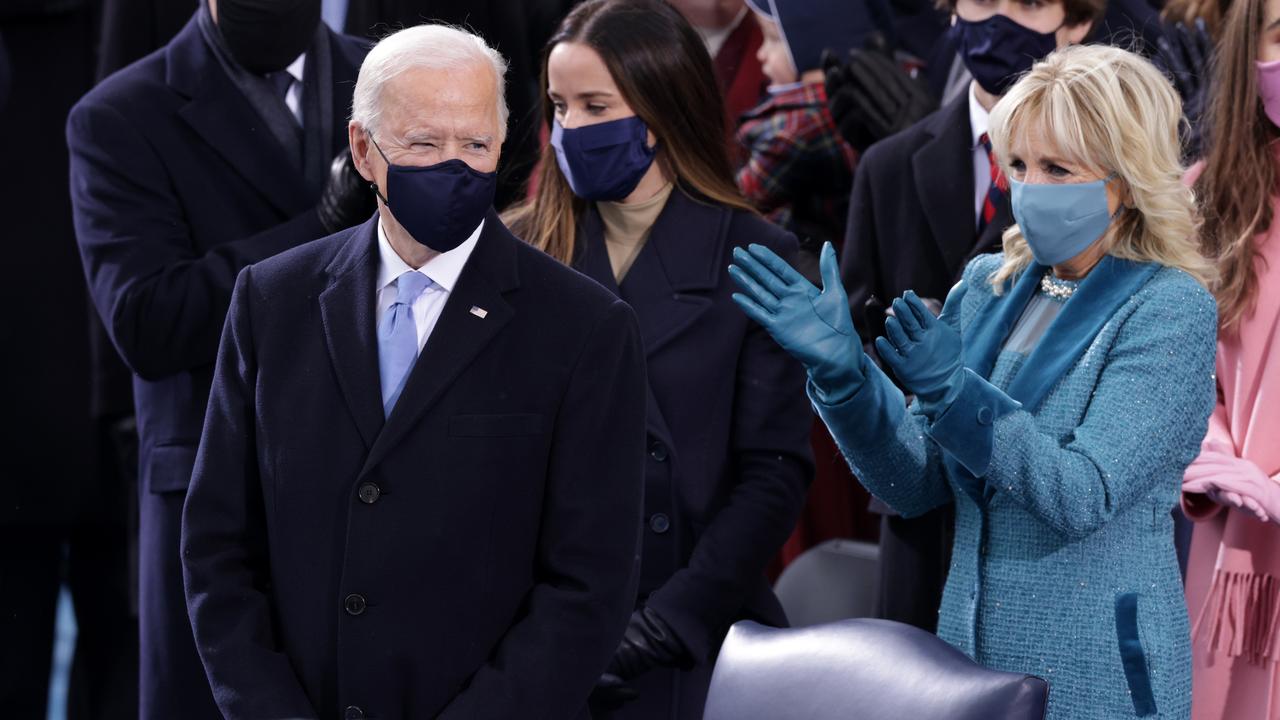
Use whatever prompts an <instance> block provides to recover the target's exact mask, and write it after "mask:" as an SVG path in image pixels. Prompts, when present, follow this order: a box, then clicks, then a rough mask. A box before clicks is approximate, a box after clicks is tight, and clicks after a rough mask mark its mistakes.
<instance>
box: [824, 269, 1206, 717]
mask: <svg viewBox="0 0 1280 720" xmlns="http://www.w3.org/2000/svg"><path fill="white" fill-rule="evenodd" d="M1002 259H1003V256H1002V255H984V256H981V257H978V258H976V259H975V260H973V261H972V262H971V263H970V264H969V266H968V267H967V268H966V269H965V273H964V277H963V280H962V281H961V282H960V283H959V284H958V285H957V286H956V287H955V289H953V290H952V291H951V293H950V295H949V296H948V298H947V305H948V306H949V309H950V310H951V313H949V314H950V315H954V316H956V317H958V320H956V322H958V323H959V330H960V333H961V336H962V337H963V339H964V344H965V349H964V364H965V367H966V370H965V379H964V383H963V385H962V389H961V391H960V393H959V396H958V397H957V399H956V400H955V402H954V403H952V404H951V405H950V406H949V408H948V409H947V410H946V411H945V412H944V413H943V414H942V415H941V416H939V417H937V419H936V420H935V421H932V422H931V421H930V420H929V419H928V418H926V417H925V416H924V415H922V414H920V413H919V412H917V409H916V408H915V407H913V408H911V409H910V410H907V409H905V402H904V400H903V396H902V394H901V392H900V391H898V390H897V389H896V388H895V387H894V386H893V384H892V383H891V382H889V380H888V379H887V378H886V377H885V376H884V374H883V373H882V372H880V371H879V370H878V369H877V368H875V367H874V366H873V365H872V364H871V363H869V362H868V363H865V365H866V372H867V376H868V381H867V382H866V383H864V384H863V386H862V387H861V388H860V389H859V390H858V392H857V393H856V394H855V395H854V396H853V397H851V398H849V399H848V400H846V401H843V402H840V403H838V404H835V405H830V404H826V403H825V402H823V400H822V392H821V390H820V389H818V388H815V387H813V386H812V385H810V388H809V394H810V398H811V399H812V400H813V402H814V406H815V408H816V409H817V410H818V412H819V414H820V415H821V416H822V418H823V420H824V421H825V422H826V424H827V426H828V427H829V428H830V429H831V431H832V434H833V436H834V437H835V439H836V441H837V443H838V444H839V446H840V448H841V450H842V452H843V453H844V455H845V457H846V458H847V459H848V461H849V464H850V465H851V466H852V468H853V470H854V472H855V473H856V475H857V476H858V478H859V479H861V481H862V482H863V483H864V484H865V485H866V486H867V488H868V489H869V490H870V491H871V492H872V493H874V494H875V495H876V496H877V497H879V498H880V499H882V500H884V501H885V502H887V503H888V504H889V505H891V506H892V507H893V508H894V509H896V510H897V511H898V512H900V513H902V514H903V515H904V516H907V517H911V516H915V515H920V514H921V513H924V512H926V511H928V510H930V509H931V508H934V507H937V506H939V505H942V504H945V503H948V502H955V505H956V516H955V517H956V519H955V524H956V528H955V546H954V551H953V554H952V558H951V570H950V575H949V577H948V578H947V585H946V589H945V591H944V593H943V598H942V606H941V609H940V611H939V618H938V635H940V636H941V637H942V638H943V639H945V640H947V641H948V642H950V643H951V644H952V645H954V646H956V647H957V648H959V649H960V650H962V651H964V652H965V653H967V654H968V655H970V656H971V657H973V658H974V659H975V660H977V661H978V662H980V663H982V664H984V665H987V666H989V667H992V668H997V669H1000V670H1008V671H1015V672H1023V673H1030V674H1034V675H1038V676H1040V677H1043V678H1045V679H1046V680H1048V681H1049V684H1050V693H1049V717H1050V718H1055V719H1063V720H1065V719H1067V718H1070V719H1071V720H1085V719H1088V718H1099V719H1102V718H1106V719H1107V720H1112V719H1114V718H1124V717H1159V718H1187V717H1190V714H1191V650H1190V631H1189V628H1188V620H1187V608H1186V605H1185V602H1184V600H1183V594H1182V583H1181V580H1180V578H1179V574H1178V565H1177V560H1176V557H1175V554H1174V546H1173V525H1172V520H1171V517H1170V511H1171V510H1172V509H1173V507H1174V505H1175V504H1176V503H1177V502H1178V493H1179V489H1180V487H1181V484H1182V472H1183V469H1184V468H1185V467H1186V466H1187V465H1188V464H1189V463H1190V462H1191V460H1192V458H1194V457H1195V455H1196V453H1197V451H1198V449H1199V447H1200V441H1201V438H1203V437H1204V433H1205V429H1206V427H1207V423H1208V418H1209V414H1210V412H1211V411H1212V410H1213V404H1214V393H1215V389H1214V388H1215V385H1214V377H1213V372H1214V352H1215V344H1216V332H1217V308H1216V304H1215V303H1214V300H1213V297H1212V296H1211V295H1210V294H1209V293H1208V291H1206V290H1205V289H1204V288H1203V287H1202V286H1201V285H1200V284H1199V283H1197V282H1196V281H1195V280H1194V279H1193V278H1191V277H1190V276H1189V275H1187V274H1186V273H1184V272H1182V271H1180V270H1175V269H1171V268H1166V267H1161V266H1158V265H1154V264H1150V263H1134V262H1129V261H1124V260H1119V259H1116V258H1114V257H1110V256H1108V257H1106V258H1104V259H1103V261H1102V262H1101V263H1099V265H1098V266H1097V267H1095V269H1094V270H1093V271H1092V272H1091V273H1090V274H1089V275H1088V276H1087V277H1086V278H1085V279H1084V281H1082V282H1081V284H1080V286H1079V288H1078V289H1077V290H1076V292H1075V295H1074V296H1072V298H1071V299H1070V300H1069V301H1068V302H1067V304H1066V305H1065V306H1064V307H1063V309H1062V312H1061V313H1060V314H1059V315H1058V317H1057V318H1056V319H1055V320H1054V322H1053V324H1051V325H1050V327H1049V328H1048V330H1047V331H1046V332H1045V335H1044V336H1043V337H1042V338H1041V340H1040V343H1039V344H1038V345H1037V346H1036V348H1035V350H1033V351H1032V352H1031V354H1030V356H1023V355H1021V354H1018V353H1014V352H1010V351H1003V350H1002V346H1003V345H1004V342H1005V340H1006V339H1007V337H1008V335H1009V332H1010V331H1011V330H1012V328H1013V326H1014V323H1015V322H1016V321H1017V320H1018V317H1019V316H1020V314H1021V313H1022V310H1023V309H1024V308H1025V306H1026V304H1027V301H1028V300H1029V299H1030V298H1031V296H1032V295H1033V294H1034V292H1035V291H1036V287H1037V286H1038V284H1039V280H1040V277H1041V276H1042V275H1043V273H1044V272H1045V271H1046V268H1044V267H1042V266H1038V265H1033V266H1032V267H1031V268H1029V269H1028V270H1026V271H1025V272H1023V273H1022V274H1021V275H1020V276H1019V277H1018V278H1017V279H1016V281H1013V282H1010V283H1006V287H1005V291H1004V292H1003V293H1002V294H1001V295H996V294H995V293H994V292H993V290H992V287H991V285H990V283H989V282H988V278H989V277H990V276H991V274H992V273H993V272H994V271H995V270H996V269H997V268H998V267H999V266H1000V264H1001V262H1002ZM957 305H958V309H959V312H958V313H957V312H955V310H956V308H957Z"/></svg>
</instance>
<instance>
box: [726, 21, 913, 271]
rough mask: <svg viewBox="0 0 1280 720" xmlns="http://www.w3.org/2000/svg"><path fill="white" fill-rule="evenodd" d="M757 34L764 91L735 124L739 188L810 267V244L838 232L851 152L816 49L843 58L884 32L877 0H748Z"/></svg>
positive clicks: (836, 237)
mask: <svg viewBox="0 0 1280 720" xmlns="http://www.w3.org/2000/svg"><path fill="white" fill-rule="evenodd" d="M747 4H748V6H749V7H750V8H751V10H752V14H753V15H754V16H755V22H757V23H759V25H760V30H761V34H762V35H763V37H764V40H763V42H762V43H761V45H760V49H759V51H758V52H757V53H756V58H757V59H758V60H759V61H760V64H761V65H762V66H763V68H764V73H765V75H766V76H767V77H768V78H769V83H770V85H769V96H768V98H766V99H765V101H764V102H763V103H761V104H760V105H759V106H757V107H755V108H753V109H752V110H750V111H749V112H747V113H746V114H745V115H744V116H743V117H742V120H741V125H740V126H739V128H738V141H739V142H740V143H741V144H742V145H743V146H744V147H745V148H746V150H747V153H748V158H747V162H746V164H745V165H743V166H742V168H741V169H740V170H739V171H738V176H737V180H738V187H740V188H741V189H742V193H743V194H744V195H746V197H747V199H748V200H750V201H751V203H752V204H753V205H755V207H756V208H757V209H758V210H759V211H760V212H762V213H764V214H766V215H767V216H768V217H769V219H770V220H772V221H773V222H774V223H776V224H777V225H780V226H781V227H783V228H785V229H787V230H790V231H791V232H793V233H795V235H796V237H797V238H799V239H800V247H801V258H800V260H801V262H802V263H803V265H805V266H810V265H811V266H812V267H811V268H808V267H806V268H805V269H804V271H805V272H806V273H808V271H809V270H810V269H812V270H813V271H814V272H815V273H816V268H817V255H818V249H819V248H820V247H822V243H823V242H826V241H830V242H832V243H835V244H837V245H839V244H840V242H841V240H842V238H843V237H844V225H845V219H846V215H847V213H848V202H849V194H848V193H849V188H850V187H851V186H852V183H853V167H854V163H855V161H856V158H857V153H855V152H854V149H853V147H852V146H850V145H849V144H848V143H847V142H845V140H844V139H843V138H842V137H841V136H840V133H839V131H838V130H837V129H836V126H835V122H834V121H833V120H832V118H831V112H830V110H828V108H827V95H826V90H825V88H824V87H823V71H822V61H821V58H822V52H823V50H824V49H825V50H830V51H831V52H833V53H836V54H838V55H840V56H843V55H844V54H846V53H847V52H848V50H849V49H851V48H856V47H861V46H862V45H863V44H865V43H866V42H867V40H868V39H869V38H870V36H871V35H872V34H873V33H880V34H881V35H883V34H885V31H886V29H887V28H888V27H889V13H888V9H887V7H885V6H884V4H883V0H868V2H857V3H838V4H834V5H833V4H832V3H829V2H824V1H823V0H748V3H747Z"/></svg>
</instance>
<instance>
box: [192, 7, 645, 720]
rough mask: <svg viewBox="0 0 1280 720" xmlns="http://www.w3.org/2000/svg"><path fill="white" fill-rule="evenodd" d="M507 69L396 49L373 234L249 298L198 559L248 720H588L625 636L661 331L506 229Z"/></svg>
mask: <svg viewBox="0 0 1280 720" xmlns="http://www.w3.org/2000/svg"><path fill="white" fill-rule="evenodd" d="M504 66H505V63H504V62H503V61H502V60H501V58H500V56H497V54H496V53H494V52H493V51H492V50H490V49H489V48H488V47H487V46H485V45H484V43H483V41H482V40H480V39H479V38H477V37H475V36H474V35H471V34H469V33H467V32H465V31H461V30H457V29H453V28H449V27H445V26H439V25H426V26H418V27H413V28H409V29H407V30H402V31H400V32H398V33H395V34H393V35H390V36H388V37H387V38H385V39H384V40H382V41H381V42H380V43H379V44H378V46H376V47H375V48H374V49H373V50H372V51H371V52H370V54H369V56H368V58H367V59H366V61H365V64H364V66H363V67H362V68H361V71H360V78H359V80H358V81H357V84H356V89H355V103H354V107H353V111H352V118H353V119H352V121H351V124H350V143H351V153H352V155H353V156H354V157H355V160H356V165H357V167H358V168H359V169H360V172H361V174H362V175H363V176H364V177H365V178H366V179H367V180H369V181H370V182H371V183H373V186H374V187H375V189H376V191H377V193H378V196H379V198H380V201H379V211H378V215H377V216H375V217H374V218H373V219H371V220H370V221H368V222H366V223H365V224H364V225H362V226H360V227H357V228H354V229H351V230H347V231H343V232H340V233H337V234H335V235H333V236H330V237H327V238H324V239H322V240H319V241H317V242H314V243H311V244H309V245H306V246H303V247H300V248H297V249H295V250H291V251H289V252H287V253H284V254H282V255H280V256H278V257H275V258H272V259H270V260H266V261H263V262H261V263H257V264H255V265H253V266H251V267H249V268H247V269H245V270H244V271H243V272H242V273H241V274H240V277H239V279H238V280H237V283H236V290H235V294H234V296H233V298H232V301H231V309H230V312H229V315H228V319H227V326H226V329H225V331H224V334H223V338H222V344H221V347H220V349H219V355H218V363H217V369H216V372H215V377H214V384H213V391H212V394H211V397H210V401H209V414H208V416H207V418H206V421H205V426H204V435H203V437H202V438H201V443H200V452H199V458H198V460H197V463H196V470H195V475H194V477H193V479H192V482H191V490H190V493H189V495H188V497H187V504H186V510H185V512H184V514H183V540H182V559H183V568H184V570H185V574H186V587H187V598H188V604H189V607H190V611H191V618H192V624H193V627H194V630H195V635H196V640H197V645H198V647H199V649H200V656H201V659H202V660H203V661H204V666H205V669H206V670H207V672H208V674H209V678H210V681H211V682H212V685H213V689H214V695H215V696H216V698H217V701H218V705H219V707H220V709H221V710H222V712H223V713H224V714H225V716H226V717H227V718H233V719H234V718H264V717H271V718H285V717H287V718H314V717H321V718H345V719H347V720H357V719H359V718H365V717H378V718H388V719H390V718H434V717H442V718H466V719H471V718H515V717H519V718H553V719H555V720H560V719H562V718H572V717H575V715H581V714H582V713H583V712H584V711H585V703H586V699H587V695H588V693H589V692H590V690H591V688H592V685H593V683H594V681H595V679H596V677H597V676H598V675H599V673H600V672H601V671H602V670H603V668H604V667H605V664H606V663H607V661H608V660H609V657H610V655H611V653H612V652H613V650H614V648H615V647H617V644H618V642H619V640H620V639H621V637H622V633H623V629H624V627H625V626H626V622H627V618H628V615H629V614H630V611H631V608H632V601H633V599H634V597H635V591H636V582H637V577H638V575H639V568H638V566H637V554H638V549H639V538H640V513H641V505H642V502H641V500H642V494H643V493H642V490H643V482H644V480H643V478H644V467H645V462H644V452H645V444H644V441H645V393H646V389H645V388H646V386H645V376H644V356H643V349H642V342H641V338H640V330H639V328H638V326H637V322H636V319H635V316H634V314H633V313H632V312H631V310H630V309H629V308H628V307H627V305H626V304H625V303H624V302H622V301H621V300H618V299H617V298H615V297H613V296H612V295H611V294H610V293H608V292H607V291H606V290H604V289H603V288H601V287H600V286H599V285H597V284H596V283H594V282H592V281H590V280H588V279H587V278H584V277H582V276H581V275H578V274H577V273H575V272H574V271H572V270H570V269H568V268H566V267H564V266H563V265H560V264H559V263H557V262H555V261H554V260H553V259H551V258H550V257H548V256H547V255H545V254H543V253H541V252H540V251H538V250H535V249H533V248H532V247H530V246H529V245H527V244H525V243H523V242H521V241H519V240H518V239H516V238H515V237H514V236H513V235H511V233H510V232H509V231H508V230H507V229H506V227H504V226H503V224H502V222H501V221H500V220H499V219H498V216H497V214H496V213H495V212H494V211H493V210H492V207H491V205H492V200H493V194H494V191H495V189H496V173H495V172H494V171H495V169H496V167H497V162H498V157H499V154H500V151H499V148H500V146H501V143H502V134H503V133H502V130H501V128H502V127H503V125H504V120H505V114H506V113H505V102H504V100H503V98H502V90H501V78H502V72H503V70H505V67H504Z"/></svg>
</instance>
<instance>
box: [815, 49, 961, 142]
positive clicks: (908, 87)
mask: <svg viewBox="0 0 1280 720" xmlns="http://www.w3.org/2000/svg"><path fill="white" fill-rule="evenodd" d="M822 70H823V74H824V76H825V85H826V90H827V107H828V108H830V110H831V118H832V119H833V120H834V121H835V123H836V127H838V128H839V129H840V134H841V135H842V136H843V137H844V139H845V141H847V142H848V143H849V144H850V145H852V146H853V149H855V150H857V151H858V152H859V153H861V152H862V151H864V150H866V149H867V148H869V147H871V145H873V144H874V143H876V142H878V141H880V140H883V139H884V138H887V137H889V136H890V135H893V134H895V133H898V132H901V131H903V130H905V129H907V128H909V127H911V126H912V125H913V124H915V122H916V121H917V120H919V119H921V118H923V117H924V116H925V115H928V114H929V113H931V112H933V111H934V110H936V109H937V107H938V103H937V101H936V100H934V98H933V95H932V94H931V93H930V92H929V89H928V88H927V87H925V85H924V84H923V83H921V82H920V81H918V80H915V79H913V78H912V77H911V76H910V75H908V74H907V72H906V71H905V70H903V69H902V68H901V67H900V66H899V65H898V63H897V62H895V61H894V59H893V56H892V55H891V54H890V53H889V52H888V51H886V50H881V49H876V48H866V49H859V50H850V51H849V56H848V59H847V60H846V61H845V62H843V63H841V62H840V58H837V57H835V56H833V55H832V54H831V53H830V52H825V53H824V54H823V57H822Z"/></svg>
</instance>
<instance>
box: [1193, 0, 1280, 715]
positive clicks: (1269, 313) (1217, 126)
mask: <svg viewBox="0 0 1280 720" xmlns="http://www.w3.org/2000/svg"><path fill="white" fill-rule="evenodd" d="M1220 29H1221V41H1220V42H1221V44H1220V45H1219V46H1218V51H1217V61H1216V70H1215V74H1214V77H1213V79H1212V83H1211V85H1210V92H1211V93H1214V94H1215V95H1214V96H1211V98H1210V103H1209V108H1208V115H1207V117H1206V119H1207V123H1206V125H1205V130H1206V132H1207V133H1208V135H1207V140H1208V154H1207V155H1206V157H1205V162H1204V163H1202V164H1201V165H1198V166H1196V167H1195V168H1193V169H1192V171H1191V174H1192V177H1195V178H1196V180H1195V189H1196V197H1197V199H1198V200H1199V201H1200V206H1201V211H1202V214H1203V215H1204V227H1203V228H1202V230H1201V239H1202V243H1203V250H1204V254H1205V255H1207V256H1208V257H1210V258H1213V259H1214V260H1215V261H1216V263H1217V266H1218V278H1219V280H1218V283H1217V285H1216V286H1215V288H1214V294H1215V295H1216V296H1217V299H1218V311H1219V315H1220V320H1219V332H1218V356H1217V383H1218V404H1217V407H1216V408H1214V412H1213V416H1212V417H1211V418H1210V420H1209V432H1208V434H1207V435H1206V437H1205V439H1204V443H1203V445H1202V446H1201V453H1200V457H1198V458H1196V460H1195V462H1193V463H1192V464H1191V467H1189V468H1187V472H1186V477H1185V480H1184V482H1183V485H1182V489H1183V496H1182V501H1183V502H1182V505H1183V509H1184V510H1185V511H1186V514H1187V516H1188V517H1190V518H1191V519H1193V520H1196V521H1197V522H1196V526H1195V531H1194V532H1193V533H1192V536H1191V555H1190V558H1189V560H1188V563H1187V607H1188V608H1189V609H1190V611H1191V621H1192V623H1193V624H1192V666H1191V680H1192V687H1193V692H1192V695H1191V697H1192V703H1191V714H1192V717H1194V718H1196V720H1222V719H1227V718H1268V719H1274V718H1280V526H1278V524H1280V443H1278V442H1277V441H1276V440H1277V437H1280V222H1277V213H1276V211H1277V208H1278V207H1280V145H1278V144H1277V142H1276V141H1277V140H1278V139H1280V0H1234V2H1233V3H1232V4H1231V8H1230V10H1229V11H1228V12H1227V14H1226V17H1225V19H1224V20H1223V21H1222V25H1221V28H1220Z"/></svg>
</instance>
